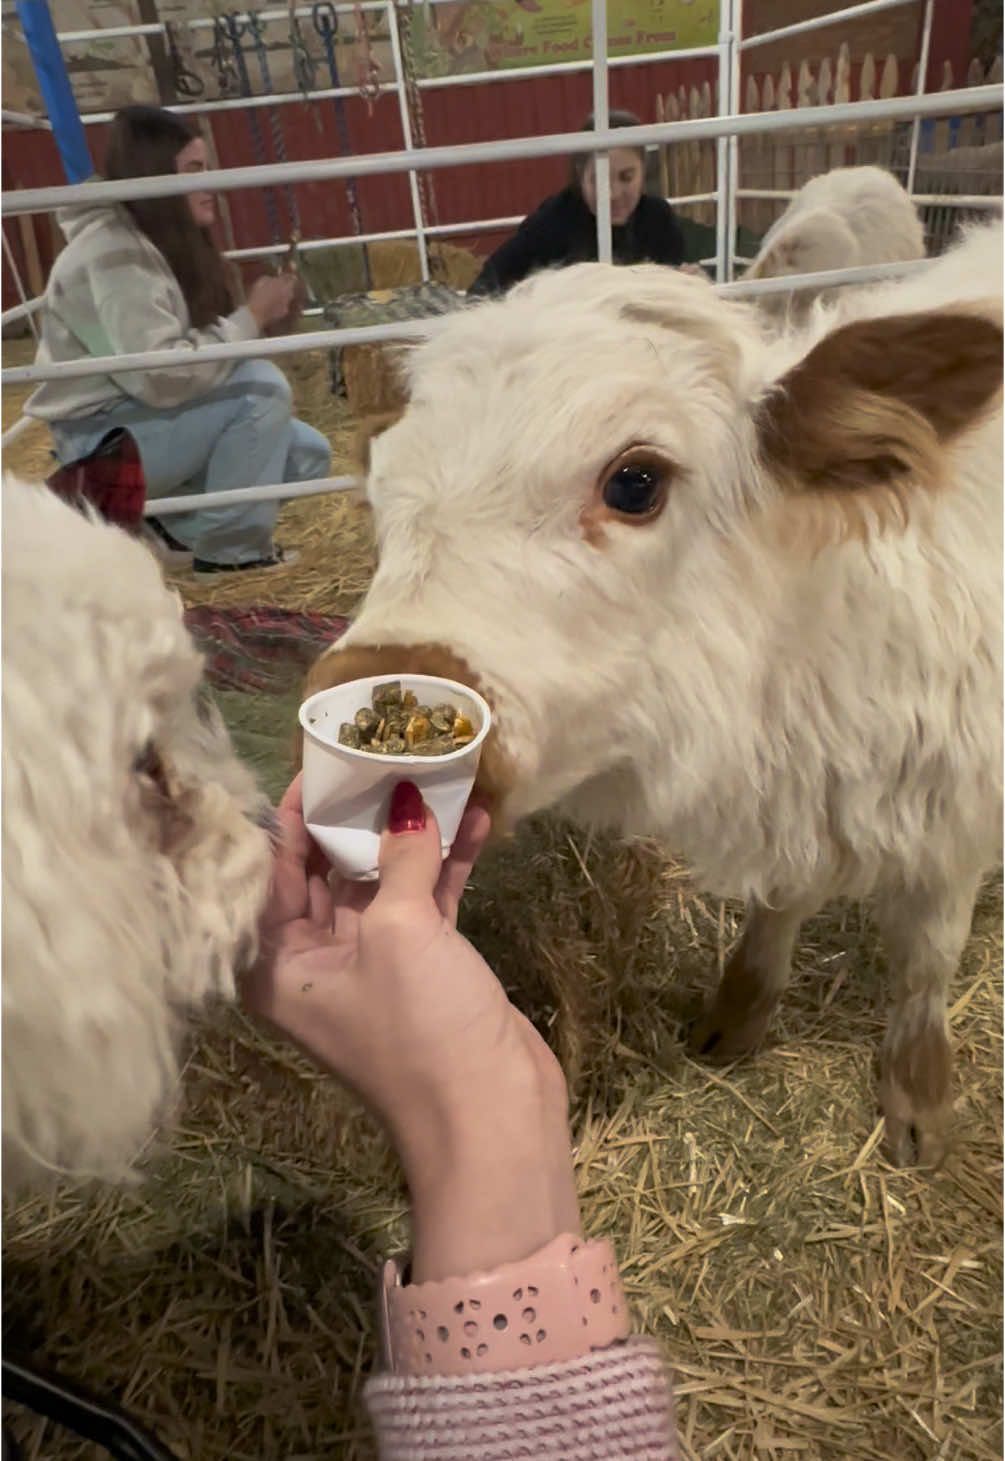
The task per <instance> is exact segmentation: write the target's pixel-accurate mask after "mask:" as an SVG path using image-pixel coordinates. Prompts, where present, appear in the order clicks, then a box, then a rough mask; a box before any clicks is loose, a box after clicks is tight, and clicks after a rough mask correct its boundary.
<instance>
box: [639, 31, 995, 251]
mask: <svg viewBox="0 0 1005 1461" xmlns="http://www.w3.org/2000/svg"><path fill="white" fill-rule="evenodd" d="M755 39H760V37H755ZM753 56H754V57H756V51H755V52H754V53H753ZM919 69H920V68H919V66H918V65H915V67H914V72H913V75H912V77H911V83H910V92H911V93H912V94H914V93H916V92H917V86H918V75H919ZM1001 79H1002V60H1001V57H998V58H997V59H996V60H995V61H994V63H993V64H992V65H991V66H989V67H988V68H987V70H986V72H985V68H984V67H983V66H982V65H981V63H980V62H979V61H977V60H974V61H972V62H971V63H970V65H969V67H968V69H967V73H966V76H965V77H960V78H959V79H956V78H954V76H953V73H952V68H951V67H950V65H949V63H948V62H947V63H946V64H945V66H944V68H943V74H942V78H941V84H940V87H939V90H940V92H946V91H951V90H954V89H956V88H957V87H958V86H959V87H962V86H967V87H973V86H981V85H985V84H988V85H995V84H998V83H1000V82H1001ZM900 81H901V78H900V67H899V65H898V62H897V58H896V56H892V55H888V56H886V57H882V58H880V57H877V56H874V55H873V54H872V53H871V52H866V54H865V56H864V57H863V59H862V64H861V67H860V68H859V71H858V76H857V78H855V82H856V83H857V84H853V74H852V58H851V51H850V48H849V46H848V44H847V43H844V44H842V45H841V46H840V47H839V48H838V50H837V52H836V54H835V56H834V57H833V59H831V58H830V57H824V59H823V60H822V61H821V62H819V64H818V65H817V66H816V67H815V68H814V66H812V65H811V64H810V62H809V61H808V60H806V59H803V60H801V61H798V62H797V61H792V62H789V61H786V62H785V63H784V64H783V65H782V66H781V68H780V69H779V71H778V74H777V75H774V74H770V73H769V74H766V75H763V76H760V77H758V76H757V75H754V74H747V75H746V77H745V79H744V82H743V85H742V106H743V112H744V113H745V114H751V113H757V112H759V113H771V112H792V113H793V117H792V126H791V129H789V130H786V131H784V132H776V133H774V134H768V133H761V134H757V135H749V136H746V137H741V138H740V139H739V143H738V151H739V175H738V179H737V183H738V186H737V192H736V197H737V203H738V214H737V221H738V223H739V224H740V226H741V227H743V228H744V229H746V230H748V231H749V232H750V233H751V234H753V235H755V236H757V237H760V236H762V235H763V234H765V233H766V232H767V230H768V229H769V228H770V227H771V225H772V224H773V223H774V222H775V220H776V218H778V216H779V215H780V214H781V212H782V211H783V210H784V208H785V204H786V201H787V200H788V199H789V198H791V197H792V196H793V194H794V193H795V192H797V191H798V190H799V188H800V187H802V185H803V184H804V183H805V182H807V181H808V180H809V179H810V178H811V177H814V176H816V174H817V173H821V172H827V171H828V170H829V169H830V168H833V167H852V166H861V165H864V164H869V163H871V164H873V165H875V166H877V167H884V168H887V169H889V171H891V172H893V173H894V174H895V175H896V176H897V177H898V178H899V179H900V181H901V182H903V183H904V184H905V186H906V185H907V184H908V183H909V182H910V184H911V185H912V186H911V191H912V193H914V194H916V195H918V202H919V206H920V211H921V216H922V220H923V222H924V224H925V230H926V236H927V243H928V248H929V250H930V252H933V253H939V252H941V251H942V249H943V248H945V246H946V244H947V243H948V241H949V238H950V237H951V235H952V233H953V232H954V231H955V229H956V226H957V224H958V223H959V221H960V219H961V217H962V216H965V212H966V210H967V207H972V208H973V210H974V211H980V212H983V213H986V212H987V209H988V207H990V206H993V204H992V202H991V200H992V199H994V198H996V197H998V198H1000V196H1001V192H1002V152H1003V148H1002V115H1001V112H1000V111H986V112H976V111H970V110H967V109H966V101H965V98H964V97H962V96H961V99H960V110H959V112H958V113H956V114H954V115H950V116H943V117H938V118H930V119H927V120H926V119H921V120H920V121H919V123H918V124H917V138H918V140H917V147H916V157H915V160H914V168H913V177H912V176H911V172H912V168H911V157H912V138H913V136H914V133H915V124H914V123H913V122H909V121H903V120H895V119H889V118H885V119H881V120H874V119H869V120H864V121H863V120H859V119H857V118H856V117H855V116H854V115H853V116H850V117H849V118H848V119H847V120H846V121H844V122H843V123H841V124H840V125H836V126H834V125H832V126H828V127H812V126H801V125H800V119H799V113H800V111H804V110H806V109H807V108H810V107H820V106H835V105H837V106H841V105H848V104H852V103H856V102H873V101H882V100H888V99H890V98H893V97H896V96H898V95H899V94H900V92H901V85H900ZM718 105H719V99H718V94H717V88H716V87H714V86H713V85H712V84H711V83H710V82H705V83H704V85H702V86H692V87H690V88H685V87H683V86H680V87H678V88H677V90H676V91H670V92H667V93H666V94H665V95H664V96H662V97H659V98H658V99H657V103H656V117H657V120H658V121H664V120H665V121H668V122H679V121H689V120H697V119H699V118H707V117H713V116H715V115H716V113H717V111H718ZM715 167H716V154H715V143H714V142H713V141H707V140H696V141H682V142H678V143H668V144H667V145H665V146H664V147H663V148H662V149H661V156H660V159H659V175H660V180H661V186H662V189H663V191H664V192H665V194H666V195H667V196H670V197H674V196H687V195H690V194H694V193H707V192H711V191H712V190H713V188H714V179H715ZM943 199H944V200H945V201H943ZM974 199H976V200H978V201H976V202H974V201H973V200H974ZM984 199H987V200H988V201H987V202H984V201H983V200H984ZM967 200H970V201H969V202H967ZM686 211H687V212H688V214H689V216H690V217H692V218H693V219H694V220H695V221H696V222H697V223H702V224H711V223H712V222H713V221H714V215H715V209H714V205H712V204H709V203H701V204H696V205H694V206H690V207H688V208H687V209H686Z"/></svg>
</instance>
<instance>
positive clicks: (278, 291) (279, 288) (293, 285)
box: [247, 274, 297, 331]
mask: <svg viewBox="0 0 1005 1461" xmlns="http://www.w3.org/2000/svg"><path fill="white" fill-rule="evenodd" d="M296 291H297V281H296V278H295V276H294V275H291V274H263V275H262V277H261V278H260V279H256V280H255V282H254V284H253V285H252V286H251V288H250V289H249V291H248V300H247V304H248V309H249V310H250V311H251V313H252V314H253V315H254V316H255V320H256V322H257V324H258V328H259V330H263V331H264V330H266V329H268V327H269V325H274V324H275V323H276V322H277V321H278V320H281V319H284V318H285V317H286V316H287V315H288V314H289V313H290V310H291V308H292V306H293V301H294V298H295V296H296Z"/></svg>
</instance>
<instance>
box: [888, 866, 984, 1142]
mask: <svg viewBox="0 0 1005 1461" xmlns="http://www.w3.org/2000/svg"><path fill="white" fill-rule="evenodd" d="M979 882H980V877H979V875H977V874H973V875H965V876H963V877H962V878H960V880H959V881H958V882H956V883H955V884H954V885H953V886H949V883H948V881H946V882H945V883H940V884H939V885H938V886H934V887H933V886H932V885H931V884H930V883H929V884H927V885H926V886H925V887H918V888H912V889H906V890H904V891H903V892H900V893H896V894H894V895H892V896H891V895H887V896H886V898H885V899H884V900H883V901H882V903H881V904H880V905H879V907H878V909H877V916H878V919H879V925H880V930H881V933H882V935H883V940H884V943H885V946H886V951H887V957H888V960H889V965H890V976H891V979H892V983H893V995H892V1007H891V1010H890V1015H889V1019H888V1021H887V1028H886V1038H885V1040H884V1042H883V1054H882V1063H881V1074H880V1101H881V1104H882V1107H883V1113H884V1115H885V1117H886V1140H887V1146H888V1148H889V1150H890V1154H891V1156H892V1157H893V1159H894V1161H896V1162H898V1163H899V1164H900V1165H905V1166H906V1165H914V1164H915V1163H917V1164H918V1165H920V1166H925V1167H937V1166H938V1165H939V1164H940V1163H941V1162H942V1160H943V1158H944V1157H945V1155H946V1153H947V1151H948V1150H949V1145H950V1134H951V1126H952V1115H953V1102H952V1074H953V1055H952V1050H951V1048H950V1045H949V1022H948V1017H947V1013H946V993H947V991H948V988H949V982H950V980H951V978H952V976H953V973H954V972H955V970H956V967H957V965H958V964H959V960H960V955H961V953H962V952H963V946H964V944H965V943H966V941H967V937H968V935H969V933H970V920H971V918H972V916H973V909H974V899H975V898H976V896H977V888H978V884H979Z"/></svg>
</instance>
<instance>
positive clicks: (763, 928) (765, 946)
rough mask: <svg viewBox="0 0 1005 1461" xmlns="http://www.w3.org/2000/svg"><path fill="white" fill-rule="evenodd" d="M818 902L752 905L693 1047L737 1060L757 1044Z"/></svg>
mask: <svg viewBox="0 0 1005 1461" xmlns="http://www.w3.org/2000/svg"><path fill="white" fill-rule="evenodd" d="M816 907H817V905H816V903H809V902H807V903H799V904H794V905H793V906H791V907H789V908H768V907H766V906H765V905H764V904H763V903H758V902H751V903H750V904H749V905H748V907H747V917H746V921H745V923H744V926H743V936H742V937H741V939H740V942H739V943H738V944H737V946H736V948H735V949H734V950H733V952H732V953H731V954H730V956H729V959H728V961H727V963H726V971H725V973H724V974H723V976H722V980H721V982H720V984H719V988H718V989H717V990H716V992H715V995H714V997H713V999H712V1002H711V1004H710V1005H709V1006H708V1008H707V1009H706V1010H705V1012H704V1014H703V1015H702V1016H701V1017H700V1019H699V1020H698V1021H697V1023H696V1024H695V1026H694V1028H693V1029H692V1031H691V1035H690V1039H689V1042H688V1043H689V1045H690V1047H691V1049H692V1050H693V1051H694V1052H695V1053H696V1054H698V1055H703V1056H705V1057H706V1058H707V1059H710V1060H722V1061H726V1060H734V1059H735V1058H736V1057H737V1056H738V1055H743V1054H745V1053H746V1052H747V1051H748V1050H752V1049H753V1048H754V1047H755V1046H756V1045H759V1044H760V1042H761V1040H763V1038H764V1035H765V1033H766V1032H767V1028H768V1025H769V1024H770V1022H771V1016H772V1014H773V1013H774V1009H775V1005H776V1004H777V1003H778V1001H779V999H780V998H781V996H782V994H783V992H784V990H785V986H786V985H787V984H788V982H789V974H790V973H791V970H792V950H793V947H794V946H795V942H796V938H797V936H798V934H799V927H800V925H801V923H802V921H803V919H804V918H808V917H809V915H810V914H811V913H813V912H815V911H816Z"/></svg>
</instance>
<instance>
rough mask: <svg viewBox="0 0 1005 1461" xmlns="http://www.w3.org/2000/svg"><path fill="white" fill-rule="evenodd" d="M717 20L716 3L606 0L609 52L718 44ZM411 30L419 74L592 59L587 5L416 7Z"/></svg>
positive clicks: (506, 2) (543, 1)
mask: <svg viewBox="0 0 1005 1461" xmlns="http://www.w3.org/2000/svg"><path fill="white" fill-rule="evenodd" d="M718 23H719V6H718V0H609V3H608V14H607V53H608V55H609V56H646V55H649V54H651V53H652V52H653V51H677V50H688V49H692V48H693V47H695V46H709V45H714V44H715V41H716V37H717V33H718ZM412 25H413V35H414V41H413V45H414V51H415V64H416V70H417V71H418V73H419V75H420V76H451V75H457V74H460V73H462V72H466V71H496V70H499V71H504V70H508V69H511V68H512V67H516V66H547V65H552V64H553V63H555V62H563V61H584V60H589V58H590V56H591V55H592V45H593V38H592V28H591V20H590V5H589V0H495V3H488V0H481V3H478V4H446V5H417V6H416V7H415V9H414V11H413V21H412Z"/></svg>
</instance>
